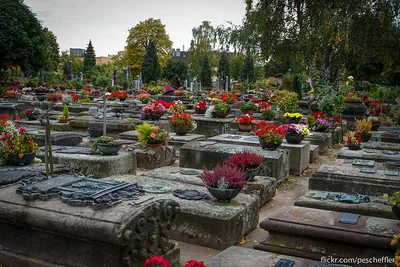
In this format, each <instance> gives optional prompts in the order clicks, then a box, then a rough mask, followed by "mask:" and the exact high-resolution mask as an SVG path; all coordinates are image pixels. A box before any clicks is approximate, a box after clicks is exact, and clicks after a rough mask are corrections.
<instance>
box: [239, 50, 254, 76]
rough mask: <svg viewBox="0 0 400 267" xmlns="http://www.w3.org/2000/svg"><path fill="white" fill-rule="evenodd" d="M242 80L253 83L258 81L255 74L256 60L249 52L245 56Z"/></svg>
mask: <svg viewBox="0 0 400 267" xmlns="http://www.w3.org/2000/svg"><path fill="white" fill-rule="evenodd" d="M240 81H242V82H247V83H253V82H255V81H256V76H255V74H254V61H253V58H252V57H251V55H250V54H249V53H248V54H247V55H246V57H245V58H244V62H243V68H242V70H241V71H240Z"/></svg>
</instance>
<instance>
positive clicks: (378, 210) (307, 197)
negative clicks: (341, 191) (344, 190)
mask: <svg viewBox="0 0 400 267" xmlns="http://www.w3.org/2000/svg"><path fill="white" fill-rule="evenodd" d="M321 192H323V193H326V195H327V197H326V198H322V199H321V198H318V197H317V198H316V194H318V193H321ZM332 194H338V192H327V191H316V190H308V191H306V192H305V193H304V194H303V195H301V196H300V197H299V198H297V199H296V201H295V202H294V205H295V206H300V207H307V208H314V209H322V210H332V211H340V212H348V213H359V214H361V215H367V216H373V217H381V218H388V219H395V217H394V215H393V212H392V208H391V207H390V206H389V205H388V204H387V201H386V200H384V199H381V198H379V197H374V196H370V202H362V203H358V204H351V203H346V202H340V201H334V200H332V199H330V198H329V195H332Z"/></svg>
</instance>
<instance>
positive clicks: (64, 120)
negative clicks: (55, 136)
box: [58, 119, 69, 123]
mask: <svg viewBox="0 0 400 267" xmlns="http://www.w3.org/2000/svg"><path fill="white" fill-rule="evenodd" d="M68 121H69V119H58V122H59V123H67V122H68Z"/></svg>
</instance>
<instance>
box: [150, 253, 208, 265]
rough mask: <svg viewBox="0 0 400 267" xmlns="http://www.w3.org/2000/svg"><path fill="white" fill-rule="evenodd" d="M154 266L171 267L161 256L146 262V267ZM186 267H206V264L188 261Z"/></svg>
mask: <svg viewBox="0 0 400 267" xmlns="http://www.w3.org/2000/svg"><path fill="white" fill-rule="evenodd" d="M154 265H159V266H160V267H161V266H162V267H169V266H170V264H169V261H168V260H167V259H164V258H163V257H161V256H156V255H153V256H150V257H149V258H148V259H147V260H146V261H145V262H144V265H143V266H144V267H148V266H154ZM184 267H206V266H205V265H204V262H202V261H196V260H188V261H186V262H185V265H184Z"/></svg>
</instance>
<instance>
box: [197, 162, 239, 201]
mask: <svg viewBox="0 0 400 267" xmlns="http://www.w3.org/2000/svg"><path fill="white" fill-rule="evenodd" d="M200 178H201V179H202V180H203V182H204V184H205V185H206V187H207V190H208V191H209V192H210V194H211V195H212V196H213V197H215V198H216V199H217V200H218V202H219V201H228V202H230V201H231V199H232V198H234V197H236V196H237V195H238V194H239V192H240V191H241V190H242V188H243V186H244V185H245V184H246V179H245V177H244V172H242V171H240V170H238V169H236V168H232V167H230V166H228V165H226V164H224V165H217V166H216V167H215V168H214V169H212V170H211V171H209V170H207V169H204V171H203V173H202V174H201V175H200Z"/></svg>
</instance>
